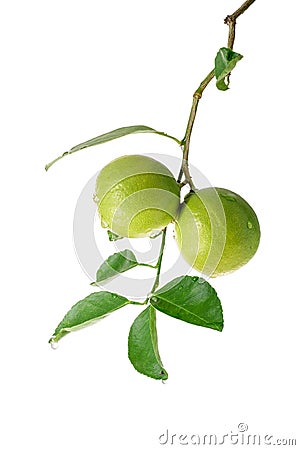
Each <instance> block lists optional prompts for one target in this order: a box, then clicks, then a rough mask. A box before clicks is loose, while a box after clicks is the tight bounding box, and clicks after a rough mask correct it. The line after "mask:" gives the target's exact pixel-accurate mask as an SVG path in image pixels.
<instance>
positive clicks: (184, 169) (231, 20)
mask: <svg viewBox="0 0 300 450" xmlns="http://www.w3.org/2000/svg"><path fill="white" fill-rule="evenodd" d="M254 2H255V0H247V1H245V2H244V3H243V4H242V5H241V6H240V7H239V8H238V9H237V10H236V11H235V12H234V13H233V14H230V15H228V16H227V17H226V18H225V19H224V23H225V24H226V25H228V27H229V31H228V48H230V49H231V50H232V48H233V44H234V40H235V27H236V19H237V18H238V17H239V16H240V15H241V14H243V13H244V12H245V11H246V10H247V9H248V8H249V6H251V5H252V3H254ZM214 76H215V72H214V69H213V70H211V71H210V72H209V74H208V75H207V76H206V77H205V78H204V80H203V81H202V82H201V83H200V86H199V87H198V89H196V91H195V92H194V95H193V102H192V107H191V111H190V115H189V119H188V123H187V127H186V131H185V135H184V138H183V139H182V141H181V147H182V163H181V168H180V171H179V174H178V180H177V181H178V183H181V180H182V177H183V175H184V176H185V180H186V182H187V184H189V186H190V188H191V190H192V191H194V190H195V185H194V183H193V180H192V177H191V174H190V170H189V151H190V141H191V134H192V131H193V126H194V123H195V118H196V114H197V109H198V104H199V100H200V98H202V94H203V92H204V90H205V89H206V87H207V86H208V85H209V83H210V82H211V80H212V79H213V78H214Z"/></svg>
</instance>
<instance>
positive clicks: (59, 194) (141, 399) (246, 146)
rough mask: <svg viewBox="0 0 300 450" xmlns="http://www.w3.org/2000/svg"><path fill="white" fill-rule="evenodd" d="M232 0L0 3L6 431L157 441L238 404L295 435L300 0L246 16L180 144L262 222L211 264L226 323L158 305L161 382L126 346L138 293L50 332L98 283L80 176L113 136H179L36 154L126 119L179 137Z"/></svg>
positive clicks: (97, 164) (161, 146) (234, 420)
mask: <svg viewBox="0 0 300 450" xmlns="http://www.w3.org/2000/svg"><path fill="white" fill-rule="evenodd" d="M239 5H240V2H239V1H237V0H228V1H226V2H225V1H224V0H213V1H200V0H186V1H185V2H183V1H181V2H179V1H175V2H174V1H171V0H163V1H161V0H152V1H151V2H141V1H137V0H126V1H121V0H115V1H110V2H104V1H99V0H97V1H92V0H85V1H76V0H72V1H68V0H59V1H58V0H53V1H51V2H41V1H33V0H28V1H26V2H24V1H23V2H21V1H11V2H6V3H5V4H3V5H2V7H1V27H0V33H1V65H2V68H1V75H0V76H1V86H0V89H1V106H0V107H1V115H2V118H1V130H2V131H1V169H0V170H1V178H0V180H1V198H2V200H1V212H2V214H1V259H2V269H1V274H2V275H1V302H2V306H1V316H2V319H1V327H0V331H1V335H2V337H1V344H2V345H1V367H2V369H1V378H2V381H1V390H2V391H3V392H2V393H1V408H2V409H3V412H4V416H3V418H2V420H1V429H2V431H1V433H0V441H3V443H2V445H1V448H3V449H5V450H16V449H23V448H26V449H30V450H37V449H44V450H48V449H54V448H56V449H63V448H66V449H70V448H72V449H74V450H77V449H88V450H98V449H102V448H103V449H107V450H110V449H117V448H126V449H127V448H128V449H131V450H135V449H141V448H142V449H145V450H150V449H151V450H154V449H158V448H166V447H167V445H165V446H162V445H160V444H159V441H158V438H159V436H160V435H161V434H162V433H165V432H166V429H169V431H170V432H171V433H172V434H174V433H177V434H178V435H179V434H182V433H185V434H186V433H191V434H192V433H198V434H206V433H216V434H218V435H222V434H224V433H230V432H234V433H235V432H237V426H238V424H239V423H241V422H244V423H246V424H248V426H249V433H261V434H262V435H264V434H273V435H274V436H276V437H279V438H284V437H297V434H296V432H297V430H296V413H297V409H298V404H299V397H297V396H298V394H299V391H298V380H299V372H298V373H297V371H298V365H297V363H298V362H299V357H298V355H299V352H298V345H296V343H297V341H298V340H299V333H298V327H299V300H300V299H299V288H298V280H299V252H300V248H299V247H300V246H299V214H298V209H299V165H298V160H297V154H298V153H299V81H298V75H299V57H298V56H299V47H298V43H299V42H298V41H299V34H298V29H299V23H298V20H299V6H298V2H296V1H290V2H288V7H289V11H286V10H285V8H286V7H287V4H284V3H283V2H279V1H276V0H274V1H272V2H266V1H265V2H263V1H257V2H255V4H254V5H253V6H252V7H251V8H250V9H249V10H248V11H247V13H246V14H245V15H244V16H242V17H240V19H239V21H238V26H237V37H236V43H235V50H236V51H238V52H240V53H242V54H243V55H244V59H243V60H242V61H241V62H240V63H239V64H238V67H237V68H236V69H235V71H234V73H233V74H232V79H231V89H230V91H227V92H225V93H223V92H220V91H217V89H216V88H215V86H214V83H212V84H211V85H210V86H209V88H208V89H207V90H206V91H205V94H204V96H203V99H202V101H201V105H200V106H199V112H198V117H197V121H196V124H195V130H194V133H193V138H192V144H191V162H192V163H193V164H194V165H196V166H197V167H198V168H199V169H200V170H201V171H202V172H203V173H204V174H205V175H206V176H207V177H208V178H209V180H210V181H211V182H212V183H213V184H214V185H216V186H220V187H226V188H229V189H231V190H233V191H236V192H238V193H239V194H240V195H242V196H243V197H245V198H246V199H247V200H248V201H249V203H250V204H251V205H252V206H253V207H254V208H255V210H256V212H257V215H258V217H259V219H260V223H261V229H262V239H261V245H260V248H259V251H258V253H257V255H256V256H255V257H254V259H253V260H252V261H251V262H250V263H249V264H248V265H247V266H245V267H244V268H242V269H240V270H239V271H237V272H236V273H234V274H232V275H228V276H226V277H223V278H219V279H216V280H212V284H213V286H214V287H215V288H216V289H217V291H218V294H219V297H220V298H221V301H222V304H223V308H224V317H225V328H224V331H223V332H222V333H218V332H216V331H213V330H208V329H202V328H200V327H196V326H192V325H188V324H185V323H183V322H180V321H176V320H174V319H171V318H169V317H166V316H164V317H163V316H162V315H161V314H159V317H158V332H159V347H160V353H161V356H162V359H163V362H164V365H165V367H166V369H167V370H168V372H169V380H168V382H167V383H166V384H162V383H161V382H158V381H155V380H152V379H149V378H146V377H144V376H142V375H140V374H138V373H137V372H136V371H135V370H134V369H133V367H132V366H131V364H130V362H129V361H128V359H127V334H128V330H129V327H130V325H131V323H132V321H133V320H134V318H135V316H136V315H137V314H138V312H139V310H137V309H136V307H134V306H132V307H131V308H128V309H127V310H125V309H124V310H121V311H118V312H117V313H115V314H114V315H111V316H110V317H108V318H107V319H105V320H103V321H101V323H99V324H97V325H94V326H93V327H90V328H87V329H84V330H82V331H80V332H78V333H74V334H72V335H69V336H67V337H66V338H65V339H64V340H63V341H61V343H60V346H59V349H58V350H56V351H52V350H51V349H50V347H49V345H48V344H47V341H48V339H49V337H50V335H51V333H52V332H53V330H54V328H55V327H56V325H57V323H58V322H59V321H60V320H61V318H62V316H63V315H64V314H65V312H66V311H67V310H68V309H69V308H70V307H71V305H72V304H73V303H75V302H76V301H77V300H79V299H81V298H83V297H85V296H86V295H87V294H88V293H90V292H91V291H92V290H91V287H90V286H89V283H90V280H89V279H88V277H87V276H86V274H85V273H84V272H83V270H82V268H81V267H80V265H79V264H78V261H77V258H76V254H75V251H74V248H73V237H72V226H73V213H74V208H75V205H76V201H77V198H78V196H79V194H80V192H81V190H82V188H83V186H84V185H85V183H86V182H87V181H88V180H89V178H90V177H91V176H93V175H94V173H95V172H96V171H98V170H99V169H100V168H101V167H103V166H104V165H105V164H106V163H107V162H108V161H110V160H111V159H113V158H115V157H117V156H120V155H122V154H126V153H127V154H128V153H140V152H154V153H155V152H158V153H165V154H169V155H173V154H176V155H177V154H178V152H179V149H178V148H177V146H176V144H175V143H173V142H172V141H168V140H167V139H164V138H163V137H160V136H152V135H136V136H132V137H127V138H124V139H123V140H118V141H114V142H111V143H108V144H106V145H105V146H99V147H98V148H93V149H90V150H85V151H83V152H81V153H77V154H76V155H74V156H70V157H68V158H65V159H64V160H63V161H60V162H59V163H57V165H55V166H53V168H52V169H51V170H50V171H49V172H48V173H46V172H45V171H44V168H43V167H44V164H45V163H47V162H48V161H49V160H51V159H53V158H55V157H56V156H58V154H60V153H62V152H64V151H66V150H68V149H69V148H70V147H71V146H73V145H75V144H77V143H79V142H82V141H84V140H86V139H89V138H92V137H94V136H96V135H98V134H101V133H103V132H106V131H110V130H112V129H114V128H118V127H121V126H125V125H132V124H144V125H148V126H151V127H154V128H156V129H158V130H162V131H165V132H168V133H170V134H173V135H176V136H178V137H179V138H182V136H183V134H184V130H185V126H186V122H187V118H188V114H189V109H190V104H191V96H192V93H193V91H194V89H196V87H197V86H198V84H199V82H200V81H201V80H202V79H203V78H204V76H205V75H206V74H207V73H208V72H209V71H210V70H211V68H212V64H213V59H214V56H215V54H216V51H217V50H218V48H219V47H221V46H224V45H225V46H226V42H227V28H226V26H225V25H224V24H223V19H224V17H225V16H226V15H227V14H228V13H231V12H233V11H234V10H235V9H236V8H237V7H238V6H239ZM169 257H170V258H172V254H171V255H170V256H169ZM298 438H299V435H298ZM298 441H299V439H298ZM186 447H188V448H189V446H186ZM231 447H232V446H231V445H228V446H227V447H226V448H231ZM169 448H182V445H180V444H179V442H178V441H177V444H174V445H172V446H171V445H170V446H169ZM223 448H225V446H223Z"/></svg>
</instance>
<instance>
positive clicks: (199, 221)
mask: <svg viewBox="0 0 300 450" xmlns="http://www.w3.org/2000/svg"><path fill="white" fill-rule="evenodd" d="M175 236H176V241H177V243H178V245H179V248H180V251H181V253H182V255H183V257H184V259H185V260H186V261H187V262H188V263H189V264H190V265H191V266H192V267H194V268H195V269H196V270H198V271H199V272H201V273H203V274H204V275H207V276H211V277H216V276H218V275H224V274H226V273H229V272H233V271H234V270H236V269H238V268H239V267H241V266H243V265H244V264H246V263H247V262H248V261H249V260H250V259H251V258H252V257H253V255H254V254H255V252H256V250H257V248H258V245H259V240H260V227H259V223H258V219H257V217H256V214H255V212H254V211H253V209H252V208H251V206H250V205H249V204H248V203H247V202H246V201H245V200H244V199H243V198H242V197H240V196H239V195H238V194H235V193H234V192H231V191H229V190H227V189H223V188H205V189H201V190H198V191H196V192H193V193H189V194H188V195H187V196H186V198H185V201H184V203H183V205H182V208H181V212H180V214H179V218H178V221H177V222H176V226H175Z"/></svg>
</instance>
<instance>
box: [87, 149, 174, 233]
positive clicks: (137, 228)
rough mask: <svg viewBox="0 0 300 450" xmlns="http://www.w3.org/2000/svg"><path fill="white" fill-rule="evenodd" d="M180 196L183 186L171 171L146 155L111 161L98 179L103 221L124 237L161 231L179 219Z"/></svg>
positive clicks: (100, 212) (98, 202)
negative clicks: (181, 186)
mask: <svg viewBox="0 0 300 450" xmlns="http://www.w3.org/2000/svg"><path fill="white" fill-rule="evenodd" d="M179 196H180V187H179V185H178V183H177V182H176V180H175V178H174V176H173V174H172V173H171V172H170V170H169V169H168V168H167V167H166V166H165V165H164V164H162V163H160V162H159V161H157V160H155V159H153V158H150V157H148V156H144V155H128V156H122V157H120V158H117V159H115V160H113V161H111V162H110V163H109V164H108V165H107V166H105V167H104V168H103V169H102V170H101V171H100V173H99V175H98V178H97V182H96V192H95V201H96V202H97V204H98V213H99V216H100V218H101V224H102V226H103V227H105V228H109V229H110V230H111V231H113V232H114V233H116V234H117V235H119V236H123V237H129V238H138V237H146V236H153V235H155V234H157V233H159V232H160V231H161V230H162V229H163V228H165V227H166V226H167V225H168V224H169V223H170V222H171V221H173V220H174V219H175V217H176V214H177V210H178V207H179Z"/></svg>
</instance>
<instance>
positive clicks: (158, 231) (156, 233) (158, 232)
mask: <svg viewBox="0 0 300 450" xmlns="http://www.w3.org/2000/svg"><path fill="white" fill-rule="evenodd" d="M160 234H161V230H152V232H151V233H150V235H149V237H150V239H155V238H157V237H158V236H159V235H160Z"/></svg>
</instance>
